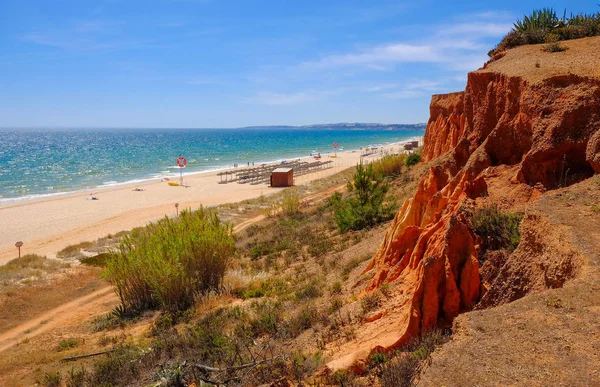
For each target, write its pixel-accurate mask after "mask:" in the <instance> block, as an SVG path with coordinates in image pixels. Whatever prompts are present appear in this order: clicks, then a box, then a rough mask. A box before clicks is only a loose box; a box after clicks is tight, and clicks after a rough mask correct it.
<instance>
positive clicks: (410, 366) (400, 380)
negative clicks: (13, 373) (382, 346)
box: [379, 356, 421, 387]
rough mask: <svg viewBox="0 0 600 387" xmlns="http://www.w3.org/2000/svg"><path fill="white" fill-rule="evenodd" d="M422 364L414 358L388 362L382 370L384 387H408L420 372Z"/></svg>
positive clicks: (380, 378) (381, 377)
mask: <svg viewBox="0 0 600 387" xmlns="http://www.w3.org/2000/svg"><path fill="white" fill-rule="evenodd" d="M420 365H421V362H420V361H419V359H417V358H415V357H413V356H406V357H398V358H395V359H393V360H392V361H389V362H387V363H386V364H385V365H384V366H383V369H382V370H381V376H380V377H379V381H380V383H381V386H382V387H405V386H406V387H408V386H412V385H413V379H414V377H415V376H416V375H417V373H418V371H419V367H420Z"/></svg>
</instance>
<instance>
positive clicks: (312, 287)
mask: <svg viewBox="0 0 600 387" xmlns="http://www.w3.org/2000/svg"><path fill="white" fill-rule="evenodd" d="M322 294H323V292H322V291H321V284H320V283H319V282H317V281H312V282H310V283H309V284H307V285H305V286H304V287H303V288H301V289H300V290H298V292H296V298H298V299H311V298H317V297H320V296H321V295H322Z"/></svg>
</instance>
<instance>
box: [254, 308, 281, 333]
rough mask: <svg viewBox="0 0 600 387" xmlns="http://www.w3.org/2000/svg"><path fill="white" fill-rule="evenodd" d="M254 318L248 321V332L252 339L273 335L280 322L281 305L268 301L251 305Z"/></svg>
mask: <svg viewBox="0 0 600 387" xmlns="http://www.w3.org/2000/svg"><path fill="white" fill-rule="evenodd" d="M252 309H253V311H254V314H255V317H254V318H252V319H251V320H250V331H251V332H252V335H253V336H254V337H258V336H260V335H263V334H272V335H273V334H275V333H277V332H278V331H279V328H280V326H279V324H280V321H281V314H282V310H281V304H280V303H274V302H269V301H262V302H255V303H253V304H252Z"/></svg>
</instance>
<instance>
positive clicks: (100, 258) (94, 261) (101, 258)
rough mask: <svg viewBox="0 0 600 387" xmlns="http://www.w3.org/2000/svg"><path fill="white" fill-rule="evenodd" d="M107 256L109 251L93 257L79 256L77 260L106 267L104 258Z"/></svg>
mask: <svg viewBox="0 0 600 387" xmlns="http://www.w3.org/2000/svg"><path fill="white" fill-rule="evenodd" d="M109 257H110V254H109V253H101V254H98V255H94V256H93V257H81V258H79V262H81V263H82V264H84V265H88V266H97V267H106V260H107V259H108V258H109Z"/></svg>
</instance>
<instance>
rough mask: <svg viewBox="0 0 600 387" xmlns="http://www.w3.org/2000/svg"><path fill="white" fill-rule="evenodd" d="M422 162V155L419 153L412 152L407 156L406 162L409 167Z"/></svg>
mask: <svg viewBox="0 0 600 387" xmlns="http://www.w3.org/2000/svg"><path fill="white" fill-rule="evenodd" d="M420 162H421V155H420V154H418V153H411V154H409V155H408V156H407V157H406V160H405V161H404V163H405V164H406V166H407V167H412V166H413V165H416V164H418V163H420Z"/></svg>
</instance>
